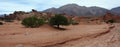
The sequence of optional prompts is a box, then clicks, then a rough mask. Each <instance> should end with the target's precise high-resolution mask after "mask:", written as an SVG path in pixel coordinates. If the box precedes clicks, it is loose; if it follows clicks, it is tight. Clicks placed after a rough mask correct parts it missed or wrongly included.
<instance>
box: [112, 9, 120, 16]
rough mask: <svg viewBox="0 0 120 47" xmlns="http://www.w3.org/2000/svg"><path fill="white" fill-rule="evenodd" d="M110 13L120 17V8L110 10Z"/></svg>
mask: <svg viewBox="0 0 120 47" xmlns="http://www.w3.org/2000/svg"><path fill="white" fill-rule="evenodd" d="M111 13H113V14H115V15H120V7H116V8H113V9H111Z"/></svg>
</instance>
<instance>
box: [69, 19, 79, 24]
mask: <svg viewBox="0 0 120 47" xmlns="http://www.w3.org/2000/svg"><path fill="white" fill-rule="evenodd" d="M70 23H71V24H72V25H78V24H79V22H78V21H76V20H70Z"/></svg>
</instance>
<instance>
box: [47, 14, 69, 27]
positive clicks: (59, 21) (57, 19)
mask: <svg viewBox="0 0 120 47" xmlns="http://www.w3.org/2000/svg"><path fill="white" fill-rule="evenodd" d="M49 22H50V25H52V26H53V25H55V26H57V27H58V28H59V26H60V25H69V21H68V19H67V18H66V17H64V16H62V15H61V14H56V15H55V16H54V17H52V18H51V19H50V21H49Z"/></svg>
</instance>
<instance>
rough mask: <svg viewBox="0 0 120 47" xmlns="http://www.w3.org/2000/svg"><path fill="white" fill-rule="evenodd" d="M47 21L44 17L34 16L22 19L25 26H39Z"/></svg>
mask: <svg viewBox="0 0 120 47" xmlns="http://www.w3.org/2000/svg"><path fill="white" fill-rule="evenodd" d="M44 23H45V21H44V20H43V19H38V18H36V17H34V16H32V17H28V18H25V19H23V20H22V25H24V26H25V27H31V28H34V27H39V26H40V25H43V24H44Z"/></svg>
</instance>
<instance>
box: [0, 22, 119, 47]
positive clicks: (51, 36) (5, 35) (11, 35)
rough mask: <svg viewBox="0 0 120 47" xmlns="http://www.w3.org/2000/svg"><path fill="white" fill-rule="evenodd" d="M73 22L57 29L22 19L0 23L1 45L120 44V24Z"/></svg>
mask: <svg viewBox="0 0 120 47" xmlns="http://www.w3.org/2000/svg"><path fill="white" fill-rule="evenodd" d="M114 25H115V27H114V28H110V27H111V25H108V24H100V25H87V24H86V25H84V24H79V25H70V26H63V28H66V29H67V30H57V29H54V28H52V27H50V26H48V25H43V26H41V27H39V28H25V27H24V26H22V25H21V24H20V23H19V22H13V23H5V24H4V25H0V47H120V24H119V23H115V24H114Z"/></svg>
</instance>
